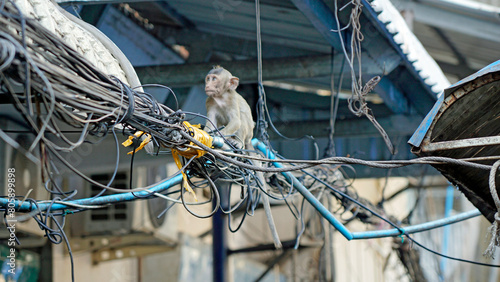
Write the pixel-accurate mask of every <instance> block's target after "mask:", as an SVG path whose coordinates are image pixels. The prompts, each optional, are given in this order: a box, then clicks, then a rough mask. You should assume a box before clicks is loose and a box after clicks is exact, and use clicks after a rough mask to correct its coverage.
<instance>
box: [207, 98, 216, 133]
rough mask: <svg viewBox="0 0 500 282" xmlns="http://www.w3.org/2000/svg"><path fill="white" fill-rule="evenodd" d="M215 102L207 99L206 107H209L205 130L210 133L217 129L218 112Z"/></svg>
mask: <svg viewBox="0 0 500 282" xmlns="http://www.w3.org/2000/svg"><path fill="white" fill-rule="evenodd" d="M213 104H214V101H212V100H211V99H210V98H208V99H207V102H206V107H207V118H208V119H207V122H206V124H205V130H206V131H210V130H215V129H216V128H217V126H218V125H217V120H216V118H217V112H216V111H217V110H216V109H215V106H214V105H213Z"/></svg>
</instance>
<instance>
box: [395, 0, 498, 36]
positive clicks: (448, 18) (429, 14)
mask: <svg viewBox="0 0 500 282" xmlns="http://www.w3.org/2000/svg"><path fill="white" fill-rule="evenodd" d="M393 3H394V6H396V8H398V9H399V10H401V9H410V10H413V12H414V14H415V21H417V22H420V23H423V24H426V25H429V26H433V27H437V28H441V29H445V30H450V31H454V32H457V33H461V34H466V35H469V36H472V37H476V38H482V39H486V40H490V41H494V42H500V29H499V28H498V22H493V21H491V20H487V19H484V16H481V12H482V11H479V10H478V11H477V12H476V13H477V17H471V16H464V14H463V12H459V11H455V10H453V9H450V7H449V6H448V7H447V6H439V4H440V1H426V3H421V2H415V1H409V0H393ZM471 12H473V10H471V11H469V13H471Z"/></svg>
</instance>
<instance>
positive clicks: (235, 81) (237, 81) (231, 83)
mask: <svg viewBox="0 0 500 282" xmlns="http://www.w3.org/2000/svg"><path fill="white" fill-rule="evenodd" d="M238 85H240V79H239V78H237V77H235V76H232V77H231V79H229V89H231V90H236V87H238Z"/></svg>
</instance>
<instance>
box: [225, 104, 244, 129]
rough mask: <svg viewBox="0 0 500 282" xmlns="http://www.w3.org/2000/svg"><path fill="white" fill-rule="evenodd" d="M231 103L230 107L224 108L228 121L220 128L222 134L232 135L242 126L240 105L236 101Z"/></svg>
mask: <svg viewBox="0 0 500 282" xmlns="http://www.w3.org/2000/svg"><path fill="white" fill-rule="evenodd" d="M232 104H233V105H232V107H228V108H227V109H226V113H225V116H226V118H227V121H228V123H227V124H226V127H224V128H223V129H222V130H221V132H222V134H224V135H233V134H235V133H236V132H237V131H238V130H239V129H240V127H241V126H242V121H241V115H240V107H239V105H238V104H236V103H232Z"/></svg>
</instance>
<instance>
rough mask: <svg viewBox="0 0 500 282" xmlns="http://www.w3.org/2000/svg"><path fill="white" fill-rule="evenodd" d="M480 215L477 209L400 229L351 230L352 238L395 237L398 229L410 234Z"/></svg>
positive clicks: (398, 232) (398, 233) (399, 232)
mask: <svg viewBox="0 0 500 282" xmlns="http://www.w3.org/2000/svg"><path fill="white" fill-rule="evenodd" d="M479 215H481V212H480V211H479V210H477V209H475V210H472V211H468V212H464V213H461V214H457V215H454V216H450V217H447V218H442V219H439V220H435V221H430V222H426V223H422V224H418V225H413V226H409V227H405V228H402V227H401V228H400V229H396V228H394V229H387V230H375V231H365V232H353V233H352V239H353V240H360V239H372V238H383V237H395V236H399V235H400V234H401V231H400V230H403V231H404V234H412V233H418V232H422V231H427V230H431V229H435V228H438V227H442V226H445V225H448V224H452V223H456V222H459V221H464V220H467V219H469V218H473V217H476V216H479Z"/></svg>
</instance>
